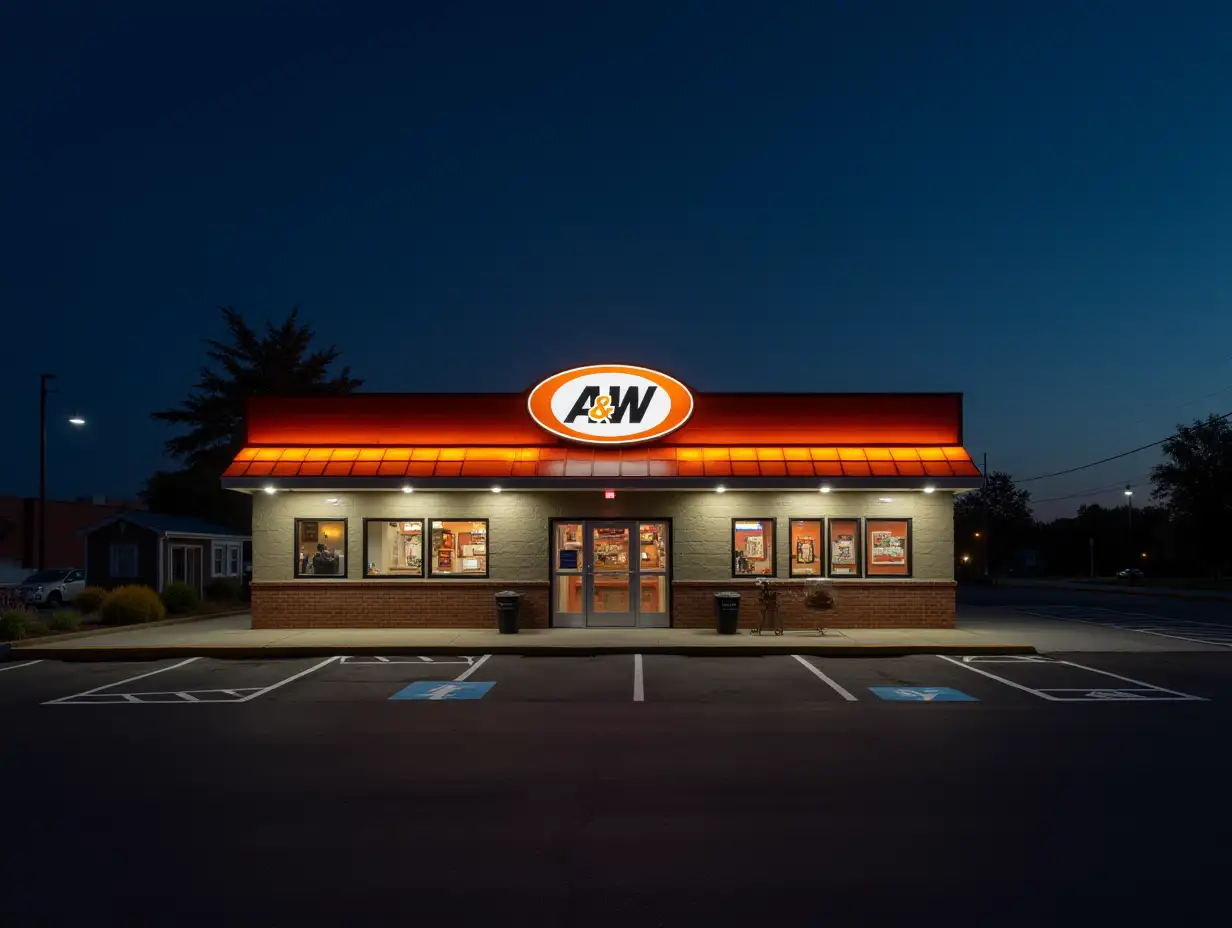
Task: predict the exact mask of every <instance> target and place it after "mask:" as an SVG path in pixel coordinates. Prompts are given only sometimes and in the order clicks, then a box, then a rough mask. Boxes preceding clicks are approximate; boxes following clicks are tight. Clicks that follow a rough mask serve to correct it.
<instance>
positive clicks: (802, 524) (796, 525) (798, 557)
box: [791, 519, 825, 577]
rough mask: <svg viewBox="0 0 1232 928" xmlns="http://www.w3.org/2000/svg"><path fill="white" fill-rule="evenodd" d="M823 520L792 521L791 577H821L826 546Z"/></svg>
mask: <svg viewBox="0 0 1232 928" xmlns="http://www.w3.org/2000/svg"><path fill="white" fill-rule="evenodd" d="M821 527H822V520H821V519H792V520H791V575H792V576H793V577H820V576H821V574H822V561H823V560H824V552H825V546H824V545H823V544H822V537H823V536H822V533H821Z"/></svg>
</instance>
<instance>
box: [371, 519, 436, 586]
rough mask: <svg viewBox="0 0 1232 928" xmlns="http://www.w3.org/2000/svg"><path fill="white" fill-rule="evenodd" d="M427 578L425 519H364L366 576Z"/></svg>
mask: <svg viewBox="0 0 1232 928" xmlns="http://www.w3.org/2000/svg"><path fill="white" fill-rule="evenodd" d="M423 575H424V523H423V519H365V520H364V576H365V577H385V578H390V577H399V578H401V577H422V576H423Z"/></svg>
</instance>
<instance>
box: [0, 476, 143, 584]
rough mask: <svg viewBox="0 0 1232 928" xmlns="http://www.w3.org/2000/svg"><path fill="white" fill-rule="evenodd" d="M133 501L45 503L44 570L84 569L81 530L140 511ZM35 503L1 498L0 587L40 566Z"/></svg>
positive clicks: (6, 497) (54, 500)
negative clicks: (126, 511)
mask: <svg viewBox="0 0 1232 928" xmlns="http://www.w3.org/2000/svg"><path fill="white" fill-rule="evenodd" d="M140 508H141V504H140V503H137V502H132V501H121V500H108V499H106V498H105V497H101V496H99V497H95V498H94V499H92V500H89V499H78V500H61V499H49V500H48V501H47V557H46V563H45V564H44V565H43V566H44V567H46V568H47V569H54V568H59V567H65V568H68V567H85V546H84V545H83V544H82V539H81V530H82V529H83V528H85V527H87V526H89V525H93V524H94V523H96V522H99V521H101V520H102V519H105V518H107V517H108V516H111V515H115V514H116V513H118V512H124V511H125V510H134V509H140ZM38 530H39V518H38V500H37V499H32V498H29V497H21V496H0V585H3V584H8V583H19V582H21V581H22V580H24V579H25V578H26V577H28V576H29V575H30V574H32V573H34V571H35V570H36V569H37V568H38V567H39V563H38Z"/></svg>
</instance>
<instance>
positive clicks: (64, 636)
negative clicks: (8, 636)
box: [0, 609, 248, 661]
mask: <svg viewBox="0 0 1232 928" xmlns="http://www.w3.org/2000/svg"><path fill="white" fill-rule="evenodd" d="M236 615H248V610H247V609H241V610H237V611H236V612H211V613H210V614H209V615H185V616H180V617H179V618H175V619H159V620H158V621H157V622H146V623H145V624H144V625H102V626H99V627H98V628H87V629H85V630H83V631H79V632H58V633H56V634H53V635H40V636H39V637H38V638H23V639H21V641H13V642H6V643H5V644H3V645H0V661H4V660H5V658H4V657H3V656H2V655H3V653H4V649H5V648H7V647H9V646H10V645H11V646H12V647H13V648H14V649H17V650H20V649H22V648H34V647H38V645H39V644H41V643H42V642H45V641H55V642H60V641H76V640H77V639H78V638H95V637H97V636H99V635H117V634H119V633H120V632H131V631H135V630H136V629H139V628H162V627H164V626H167V625H187V624H188V623H189V622H204V621H205V620H206V619H227V618H230V617H232V616H236Z"/></svg>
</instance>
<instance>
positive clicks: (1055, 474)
mask: <svg viewBox="0 0 1232 928" xmlns="http://www.w3.org/2000/svg"><path fill="white" fill-rule="evenodd" d="M1224 419H1232V412H1228V413H1224V414H1223V415H1222V416H1216V417H1215V421H1216V422H1221V421H1223V420H1224ZM1180 434H1181V433H1180V432H1173V433H1172V434H1171V435H1169V436H1168V437H1166V438H1161V439H1160V440H1159V441H1153V442H1151V443H1150V444H1149V445H1142V446H1140V447H1138V448H1133V449H1131V450H1129V451H1122V452H1121V453H1120V454H1114V455H1112V457H1110V458H1101V459H1100V460H1098V461H1092V462H1091V463H1090V464H1083V465H1082V466H1080V467H1071V468H1069V469H1068V470H1058V471H1055V472H1053V473H1051V474H1040V475H1038V476H1036V477H1024V478H1023V479H1022V480H1015V481H1014V483H1016V484H1018V483H1030V482H1031V481H1033V480H1047V479H1048V478H1049V477H1062V476H1064V475H1065V474H1075V473H1077V472H1078V471H1080V470H1086V469H1087V468H1089V467H1098V466H1099V465H1100V464H1107V463H1108V462H1109V461H1119V460H1120V459H1121V458H1127V457H1129V456H1130V455H1131V454H1137V453H1138V452H1139V451H1146V450H1147V449H1148V448H1155V447H1158V446H1159V445H1162V444H1163V443H1164V442H1166V441H1171V440H1172V439H1174V438H1176V437H1177V436H1179V435H1180Z"/></svg>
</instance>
